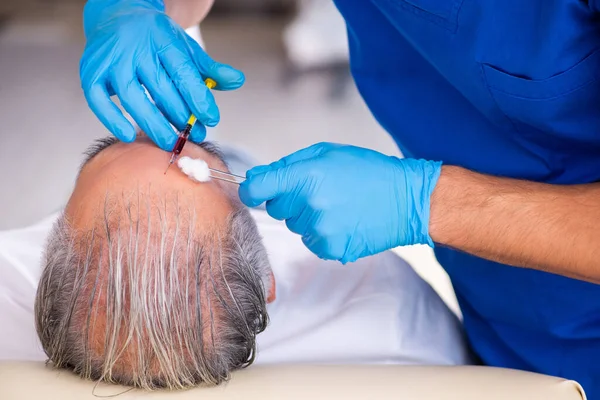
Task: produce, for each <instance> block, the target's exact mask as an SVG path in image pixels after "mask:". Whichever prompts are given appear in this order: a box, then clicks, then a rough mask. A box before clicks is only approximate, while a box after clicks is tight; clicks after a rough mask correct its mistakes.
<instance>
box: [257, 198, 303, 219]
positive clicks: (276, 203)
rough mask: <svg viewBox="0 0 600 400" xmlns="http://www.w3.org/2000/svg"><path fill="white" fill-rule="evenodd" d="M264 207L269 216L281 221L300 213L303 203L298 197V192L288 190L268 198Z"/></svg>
mask: <svg viewBox="0 0 600 400" xmlns="http://www.w3.org/2000/svg"><path fill="white" fill-rule="evenodd" d="M266 209H267V214H269V215H270V216H271V218H274V219H277V220H279V221H283V220H284V219H285V220H287V219H290V218H294V217H296V216H298V215H300V213H301V212H302V210H303V209H304V204H303V202H302V201H301V200H300V199H299V198H298V193H296V192H290V193H285V194H282V195H280V196H278V197H275V198H274V199H271V200H268V201H267V204H266Z"/></svg>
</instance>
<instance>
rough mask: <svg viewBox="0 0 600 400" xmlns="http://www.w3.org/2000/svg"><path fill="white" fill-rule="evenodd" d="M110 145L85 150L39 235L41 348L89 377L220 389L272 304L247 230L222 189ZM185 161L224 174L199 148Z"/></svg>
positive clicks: (246, 220)
mask: <svg viewBox="0 0 600 400" xmlns="http://www.w3.org/2000/svg"><path fill="white" fill-rule="evenodd" d="M116 142H117V140H116V139H107V140H105V141H101V142H100V143H98V144H97V145H96V146H94V147H92V148H91V149H90V152H89V154H88V159H87V161H86V162H85V164H84V166H83V168H82V170H81V173H80V175H79V177H78V179H77V184H76V186H75V190H74V191H73V194H72V196H71V199H70V200H69V203H68V204H67V207H66V209H65V212H64V214H63V215H62V216H61V217H60V219H59V220H58V222H57V223H56V225H55V227H54V229H53V231H52V233H51V235H50V237H49V241H48V247H47V249H46V256H45V259H44V272H43V274H42V277H41V281H40V286H39V289H38V294H37V301H36V324H37V330H38V334H39V336H40V339H41V343H42V346H43V347H44V350H45V351H46V353H47V354H48V356H49V357H50V359H51V360H52V361H53V362H54V363H55V364H56V365H57V366H59V367H69V368H72V369H73V370H75V371H76V372H77V373H79V374H81V375H83V376H85V377H88V378H93V379H102V380H106V381H111V382H120V383H125V384H131V385H136V386H140V387H144V388H153V387H169V388H183V387H187V386H191V385H193V384H196V383H198V382H206V383H211V384H217V383H220V382H221V381H223V380H224V379H226V378H227V376H228V374H229V371H231V370H233V369H236V368H239V367H242V366H244V365H246V364H247V363H249V362H251V360H252V359H253V357H254V354H255V343H256V341H255V336H256V334H257V333H258V332H261V331H262V330H264V328H265V326H266V323H267V314H266V306H265V301H267V300H268V299H271V300H272V299H273V298H274V293H275V292H274V280H273V275H272V272H271V269H270V267H269V263H268V258H267V255H266V252H265V249H264V247H263V245H262V243H261V241H260V237H259V235H258V233H257V230H256V226H255V224H254V221H253V220H252V218H251V217H250V214H249V212H248V210H247V209H246V208H244V207H243V206H242V205H241V203H240V202H239V201H238V200H236V196H235V190H234V188H231V187H230V186H228V184H227V183H223V182H219V181H212V182H210V183H206V184H202V185H198V184H193V183H191V182H190V181H189V180H188V178H187V177H185V176H184V175H183V174H181V173H179V174H177V173H173V174H169V175H168V176H165V175H164V174H163V171H162V170H163V169H164V163H161V162H160V161H159V160H161V159H163V158H164V159H165V160H166V158H168V157H167V155H166V154H165V153H163V152H161V151H160V150H159V149H157V148H156V147H155V146H152V145H150V140H149V139H147V138H146V137H140V138H139V139H138V140H137V142H136V143H135V144H134V145H132V146H125V145H123V144H122V143H116ZM185 154H186V155H188V156H191V157H194V158H202V159H204V160H205V161H206V162H207V163H208V164H209V165H210V166H212V167H215V168H218V169H224V168H225V165H224V163H223V161H222V157H221V156H220V154H219V153H218V151H216V149H214V148H213V147H212V146H210V145H208V144H206V143H203V144H202V145H200V146H188V147H187V148H186V150H185ZM165 162H166V161H165ZM123 171H129V172H127V173H123Z"/></svg>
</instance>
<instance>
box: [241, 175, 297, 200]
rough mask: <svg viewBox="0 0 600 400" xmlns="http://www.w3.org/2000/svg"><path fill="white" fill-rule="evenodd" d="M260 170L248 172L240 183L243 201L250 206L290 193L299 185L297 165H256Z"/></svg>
mask: <svg viewBox="0 0 600 400" xmlns="http://www.w3.org/2000/svg"><path fill="white" fill-rule="evenodd" d="M253 170H260V172H258V173H253V172H252V170H250V171H248V172H247V173H246V176H247V179H246V180H245V181H244V182H242V183H241V184H240V188H239V191H238V193H239V196H240V200H241V201H242V203H244V204H245V205H246V206H248V207H257V206H259V205H261V204H262V203H264V202H265V201H269V200H273V199H275V198H277V197H279V196H280V195H282V194H285V193H289V192H290V191H293V190H294V187H295V186H297V185H296V184H295V182H294V177H295V176H296V175H297V174H296V171H294V170H295V166H290V167H286V168H279V169H275V170H273V169H270V168H269V169H267V168H264V167H256V168H253Z"/></svg>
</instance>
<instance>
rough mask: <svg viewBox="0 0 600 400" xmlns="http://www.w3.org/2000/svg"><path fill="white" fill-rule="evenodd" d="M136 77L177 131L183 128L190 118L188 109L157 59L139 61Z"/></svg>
mask: <svg viewBox="0 0 600 400" xmlns="http://www.w3.org/2000/svg"><path fill="white" fill-rule="evenodd" d="M138 77H139V79H140V82H141V83H142V85H144V87H145V88H146V89H147V90H148V93H150V96H152V99H153V100H154V104H156V107H158V109H159V110H160V111H161V112H162V113H163V115H164V116H166V117H167V119H168V120H169V122H170V123H171V124H172V125H173V126H175V128H177V130H179V131H180V130H182V129H183V128H185V124H186V123H187V121H188V119H189V118H190V109H189V108H188V106H187V105H186V104H185V101H183V98H182V97H181V94H180V93H179V90H177V88H176V87H175V85H174V84H173V81H171V78H170V77H169V75H167V72H166V71H165V70H164V69H163V67H162V65H160V63H159V62H158V60H155V61H154V62H143V63H141V64H140V66H139V67H138Z"/></svg>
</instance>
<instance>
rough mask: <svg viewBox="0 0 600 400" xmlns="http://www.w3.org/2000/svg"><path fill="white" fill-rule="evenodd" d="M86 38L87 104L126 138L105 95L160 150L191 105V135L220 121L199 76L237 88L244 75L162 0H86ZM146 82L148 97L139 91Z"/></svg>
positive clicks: (127, 127)
mask: <svg viewBox="0 0 600 400" xmlns="http://www.w3.org/2000/svg"><path fill="white" fill-rule="evenodd" d="M83 20H84V31H85V35H86V38H87V44H86V47H85V51H84V54H83V57H82V59H81V66H80V74H81V84H82V88H83V91H84V93H85V97H86V99H87V101H88V104H89V106H90V108H91V109H92V111H93V112H94V113H95V114H96V116H97V117H98V118H99V119H100V121H102V123H103V124H104V125H105V126H106V127H107V128H108V129H109V130H110V131H111V132H112V133H113V134H114V135H115V136H116V137H117V138H119V139H120V140H122V141H124V142H131V141H133V140H134V139H135V130H134V128H133V126H132V125H131V123H129V121H128V120H127V119H126V118H125V117H124V116H123V114H122V113H121V111H120V110H119V108H118V107H117V106H116V105H115V104H114V103H113V102H112V101H111V99H110V96H112V95H115V94H116V95H117V96H118V97H119V99H120V100H121V104H122V105H123V107H124V108H125V110H126V111H127V112H128V113H129V114H130V115H131V116H132V117H133V119H134V120H135V121H136V122H137V124H138V125H139V126H140V128H142V129H143V130H144V132H145V133H146V134H147V135H148V136H149V137H150V138H151V139H152V140H153V141H154V142H155V143H156V144H157V145H158V146H160V147H161V148H163V149H164V150H167V151H170V150H172V148H173V146H174V144H175V141H176V140H177V134H176V133H175V132H174V131H173V128H172V127H171V125H170V124H169V123H171V124H172V125H174V126H175V127H176V128H177V129H178V130H181V129H183V128H184V127H185V124H186V122H187V120H188V118H189V116H190V114H191V113H193V114H194V115H195V116H196V117H197V118H198V121H199V122H200V124H196V125H195V127H194V130H193V131H192V133H191V139H192V140H194V141H198V142H200V141H202V140H204V138H205V136H206V128H205V127H204V125H206V126H215V125H216V124H217V123H218V122H219V110H218V108H217V105H216V103H215V99H214V97H213V95H212V94H211V92H210V90H209V89H208V88H207V87H206V85H205V84H204V79H205V78H207V77H210V78H212V79H213V80H215V81H216V82H217V87H216V88H215V89H219V90H230V89H237V88H238V87H240V86H242V84H243V83H244V75H243V74H242V73H241V72H240V71H238V70H236V69H234V68H232V67H230V66H227V65H224V64H220V63H217V62H215V61H213V60H212V59H211V58H210V57H209V56H208V55H207V54H206V53H205V52H204V50H202V48H201V47H200V46H199V45H198V44H197V43H196V42H195V41H194V40H193V39H192V38H191V37H190V36H188V35H187V34H186V33H185V31H184V30H183V29H182V28H181V27H180V26H179V25H177V24H176V23H175V22H174V21H173V20H172V19H171V18H170V17H169V16H167V15H166V14H165V12H164V5H163V2H162V0H89V1H88V2H87V4H86V6H85V9H84V13H83ZM142 85H143V86H144V87H145V88H146V89H148V92H149V93H150V95H151V96H152V98H153V100H154V103H155V104H153V103H152V102H151V101H150V100H149V99H148V97H147V96H146V94H145V92H144V88H143V87H142Z"/></svg>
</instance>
